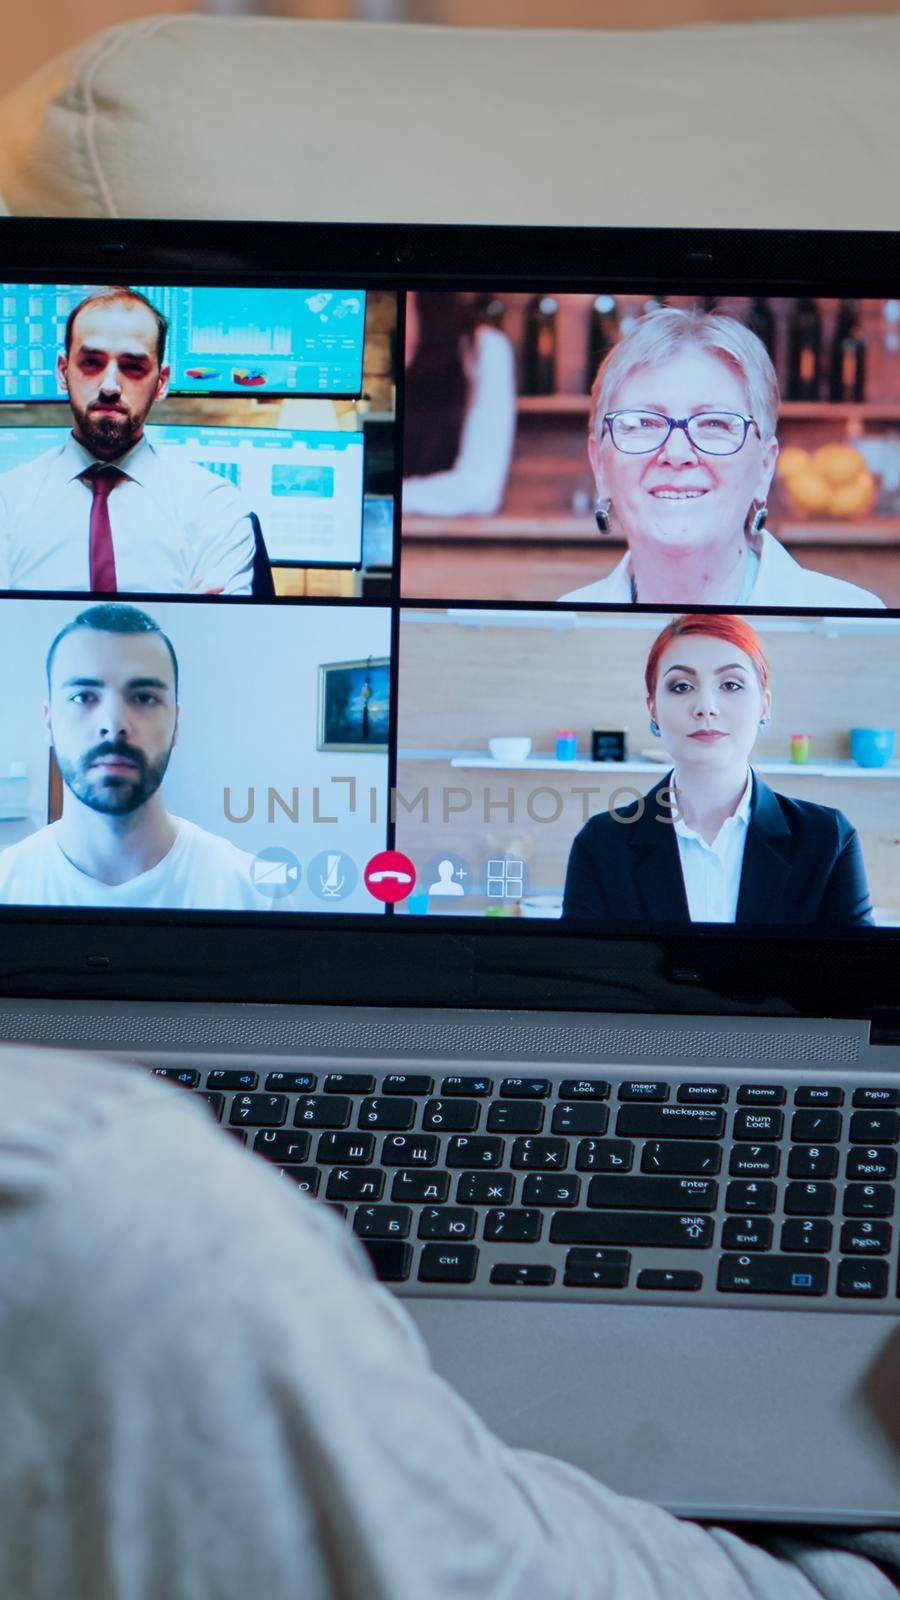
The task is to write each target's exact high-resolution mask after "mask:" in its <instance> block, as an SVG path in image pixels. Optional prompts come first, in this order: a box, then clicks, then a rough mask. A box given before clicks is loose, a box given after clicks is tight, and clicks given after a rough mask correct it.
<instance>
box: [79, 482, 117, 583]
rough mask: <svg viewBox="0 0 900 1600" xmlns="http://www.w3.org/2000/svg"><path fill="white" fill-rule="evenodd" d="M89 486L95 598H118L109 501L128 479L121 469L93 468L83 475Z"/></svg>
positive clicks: (91, 567)
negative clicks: (116, 487)
mask: <svg viewBox="0 0 900 1600" xmlns="http://www.w3.org/2000/svg"><path fill="white" fill-rule="evenodd" d="M82 477H83V478H84V481H85V483H87V484H89V486H90V490H91V494H92V495H93V500H92V501H91V528H90V579H91V592H92V593H93V594H115V593H116V589H117V584H116V557H115V552H114V550H113V542H112V529H111V527H110V525H109V497H110V494H111V493H112V490H113V489H114V488H115V486H116V484H117V483H120V482H121V480H122V479H123V478H124V477H125V473H124V472H121V471H120V470H119V468H118V467H101V466H99V465H98V466H93V467H89V468H88V470H87V472H83V473H82Z"/></svg>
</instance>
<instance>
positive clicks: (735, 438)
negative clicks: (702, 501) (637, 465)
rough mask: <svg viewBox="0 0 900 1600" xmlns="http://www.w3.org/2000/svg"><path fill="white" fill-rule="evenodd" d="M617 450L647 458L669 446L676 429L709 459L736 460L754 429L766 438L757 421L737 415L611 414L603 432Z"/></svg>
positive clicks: (705, 412) (607, 418)
mask: <svg viewBox="0 0 900 1600" xmlns="http://www.w3.org/2000/svg"><path fill="white" fill-rule="evenodd" d="M607 428H608V429H609V436H610V438H611V439H612V442H613V444H614V445H615V447H616V449H617V450H621V451H622V453H623V455H626V456H646V455H650V454H652V452H653V451H654V450H659V449H661V448H662V446H663V445H664V444H665V443H666V440H667V439H668V437H669V434H670V433H671V432H672V429H673V428H681V429H682V431H683V432H684V434H685V436H686V437H687V438H688V439H689V440H690V441H691V444H692V445H693V446H694V447H695V449H697V450H700V451H701V452H702V453H703V455H706V456H734V455H737V453H738V451H739V450H741V449H742V448H743V446H744V444H745V442H746V439H747V434H748V433H749V431H750V429H751V428H756V432H757V435H758V437H759V438H762V434H761V433H760V432H759V427H758V425H757V423H756V422H755V420H754V418H753V417H742V416H741V415H740V413H739V412H737V411H701V412H698V414H697V415H696V416H693V417H667V416H666V415H665V414H664V413H663V412H662V411H607V412H606V415H605V416H604V418H603V427H602V428H601V430H600V437H601V439H602V437H603V434H604V432H605V430H606V429H607Z"/></svg>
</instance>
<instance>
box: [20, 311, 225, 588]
mask: <svg viewBox="0 0 900 1600" xmlns="http://www.w3.org/2000/svg"><path fill="white" fill-rule="evenodd" d="M166 331H167V323H166V319H165V317H163V316H162V314H161V313H160V312H159V311H158V310H157V309H156V307H155V306H153V305H151V303H150V301H149V300H147V299H146V298H145V296H144V295H142V294H138V293H137V292H136V291H134V290H132V289H125V288H112V289H107V290H104V291H103V292H101V293H99V294H94V295H90V296H88V298H87V299H85V300H82V302H81V304H80V305H79V306H76V307H75V310H74V311H73V312H72V314H71V316H70V317H69V319H68V323H67V326H66V344H65V350H64V351H63V352H61V353H60V355H59V358H58V362H57V371H58V374H59V381H60V385H61V387H62V388H63V389H65V391H66V393H67V395H68V397H69V405H70V408H71V411H72V417H73V428H72V432H71V433H70V434H69V435H68V437H67V438H66V440H65V443H64V444H62V445H56V446H54V447H53V449H51V450H47V451H45V452H44V454H43V455H41V456H38V457H37V459H36V460H34V461H29V462H26V463H25V464H24V465H23V466H20V467H15V468H14V469H13V470H12V472H6V473H3V474H0V589H75V590H79V589H85V590H89V591H91V592H92V593H94V594H117V593H128V592H131V593H142V594H172V593H177V594H249V593H250V591H251V584H252V574H253V557H254V550H255V537H254V529H253V523H252V521H251V510H250V507H249V505H248V504H247V503H246V502H245V500H244V498H243V496H242V495H241V494H240V493H239V492H238V490H237V489H235V487H234V485H233V484H231V483H228V482H227V481H226V480H225V479H224V478H221V477H218V476H217V475H216V474H214V473H212V472H209V471H208V470H207V469H206V468H205V467H200V466H197V465H196V463H195V462H192V461H181V460H179V459H178V458H177V452H174V451H171V450H167V451H159V450H157V449H156V448H155V447H154V446H153V445H152V444H151V443H150V441H149V440H148V439H147V438H146V436H145V434H144V423H145V422H146V420H147V417H148V416H149V414H150V410H151V408H152V406H153V405H154V404H155V402H156V401H157V400H164V399H165V397H166V394H167V392H168V388H169V367H168V366H167V365H166V361H165V347H166Z"/></svg>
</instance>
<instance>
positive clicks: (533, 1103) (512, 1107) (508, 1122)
mask: <svg viewBox="0 0 900 1600" xmlns="http://www.w3.org/2000/svg"><path fill="white" fill-rule="evenodd" d="M587 1109H588V1110H590V1107H588V1108H587ZM555 1115H556V1113H555V1112H554V1117H555ZM472 1126H473V1127H474V1123H473V1124H472ZM543 1126H544V1108H543V1106H542V1105H541V1103H540V1101H539V1100H500V1101H495V1102H494V1104H493V1105H492V1106H491V1108H490V1110H489V1111H488V1119H487V1128H488V1133H540V1131H541V1129H542V1128H543Z"/></svg>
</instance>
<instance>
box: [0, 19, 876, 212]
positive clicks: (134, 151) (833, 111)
mask: <svg viewBox="0 0 900 1600" xmlns="http://www.w3.org/2000/svg"><path fill="white" fill-rule="evenodd" d="M898 61H900V17H862V18H851V17H846V18H835V19H817V20H815V21H803V22H796V21H794V22H776V23H744V24H720V25H717V26H704V27H687V28H678V29H671V30H661V31H658V32H652V31H651V32H647V31H641V32H634V33H630V32H605V31H600V30H596V31H572V32H548V31H543V30H531V31H513V30H509V31H496V30H488V29H477V30H476V29H472V30H468V29H464V28H436V27H427V26H412V25H399V26H398V25H371V24H369V25H366V24H358V23H349V22H338V23H323V22H296V21H288V20H280V19H277V18H254V19H251V18H244V17H242V18H213V17H200V16H193V15H191V16H161V17H152V18H149V19H146V20H144V21H142V22H139V23H131V24H128V25H126V26H124V27H121V28H113V29H110V30H108V31H107V32H105V33H102V34H99V35H98V36H96V37H95V38H94V39H92V40H90V41H88V43H87V44H86V45H84V46H82V47H81V48H79V49H78V50H76V51H74V52H73V53H71V54H70V55H69V56H67V57H63V58H60V59H59V60H57V61H55V62H53V63H51V64H50V65H49V66H48V67H47V68H45V70H44V71H43V72H42V73H41V74H39V75H38V76H36V77H35V78H33V79H31V80H30V81H29V82H27V83H26V84H25V85H23V86H22V87H21V88H20V89H19V90H18V91H16V92H15V93H13V94H12V95H10V96H8V97H7V98H6V99H5V101H3V102H2V104H0V192H2V193H3V194H4V195H5V196H6V199H7V201H8V203H9V206H10V208H11V210H12V211H13V212H18V213H28V214H34V213H46V214H50V215H56V216H62V215H81V216H98V215H99V216H132V217H135V216H139V217H165V216H171V217H223V218H226V217H235V218H293V219H302V218H317V219H329V220H331V219H346V220H402V221H472V222H485V223H490V222H506V223H528V222H540V223H556V224H566V223H571V224H575V223H581V224H625V223H632V224H634V223H638V224H666V225H685V226H686V225H694V224H699V225H709V224H716V225H719V226H748V225H750V226H765V225H768V226H773V227H824V228H838V227H847V228H858V227H862V228H865V227H868V228H889V227H896V226H897V201H896V193H897V180H896V150H897V147H898V134H900V94H898V91H897V64H898Z"/></svg>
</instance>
